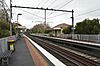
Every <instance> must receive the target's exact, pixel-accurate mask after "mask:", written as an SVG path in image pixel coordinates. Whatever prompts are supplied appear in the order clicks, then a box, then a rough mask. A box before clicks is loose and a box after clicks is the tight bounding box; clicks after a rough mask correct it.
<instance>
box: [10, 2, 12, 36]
mask: <svg viewBox="0 0 100 66" xmlns="http://www.w3.org/2000/svg"><path fill="white" fill-rule="evenodd" d="M11 20H12V0H10V36H12V22H11Z"/></svg>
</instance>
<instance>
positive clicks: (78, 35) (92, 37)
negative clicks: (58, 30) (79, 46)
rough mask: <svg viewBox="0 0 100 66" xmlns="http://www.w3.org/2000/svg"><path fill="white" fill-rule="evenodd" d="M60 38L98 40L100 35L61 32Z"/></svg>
mask: <svg viewBox="0 0 100 66" xmlns="http://www.w3.org/2000/svg"><path fill="white" fill-rule="evenodd" d="M61 38H72V39H76V40H84V41H93V42H100V35H84V34H74V35H73V34H63V35H61Z"/></svg>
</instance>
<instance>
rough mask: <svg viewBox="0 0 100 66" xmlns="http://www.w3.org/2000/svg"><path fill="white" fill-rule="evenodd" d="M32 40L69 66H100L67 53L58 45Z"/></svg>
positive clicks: (34, 38) (36, 39) (37, 39)
mask: <svg viewBox="0 0 100 66" xmlns="http://www.w3.org/2000/svg"><path fill="white" fill-rule="evenodd" d="M31 38H32V39H33V40H34V41H35V42H37V43H38V44H39V45H41V46H42V47H43V48H45V49H46V50H47V51H48V52H50V53H51V54H53V55H54V56H56V57H57V58H58V59H59V60H61V61H62V62H63V63H64V64H66V65H67V66H100V64H99V63H97V62H95V61H92V60H90V59H87V58H85V57H83V56H80V55H77V54H75V53H72V52H70V51H67V50H65V49H63V48H61V47H59V46H57V45H53V44H50V43H49V42H46V41H44V40H42V39H39V38H36V37H31Z"/></svg>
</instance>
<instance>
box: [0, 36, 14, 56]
mask: <svg viewBox="0 0 100 66" xmlns="http://www.w3.org/2000/svg"><path fill="white" fill-rule="evenodd" d="M12 39H13V40H16V36H10V37H6V38H2V39H0V54H1V53H2V52H5V51H6V50H8V44H7V42H8V40H12Z"/></svg>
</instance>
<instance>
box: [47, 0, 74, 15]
mask: <svg viewBox="0 0 100 66" xmlns="http://www.w3.org/2000/svg"><path fill="white" fill-rule="evenodd" d="M72 1H74V0H70V1H68V2H66V3H65V1H64V2H63V3H65V4H63V5H62V6H61V7H59V8H58V9H61V8H63V7H65V6H66V5H68V4H69V3H71V2H72ZM59 5H60V4H58V5H56V6H55V7H57V6H59ZM55 7H53V8H55ZM53 13H54V12H51V13H50V14H49V16H50V15H51V14H53Z"/></svg>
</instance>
